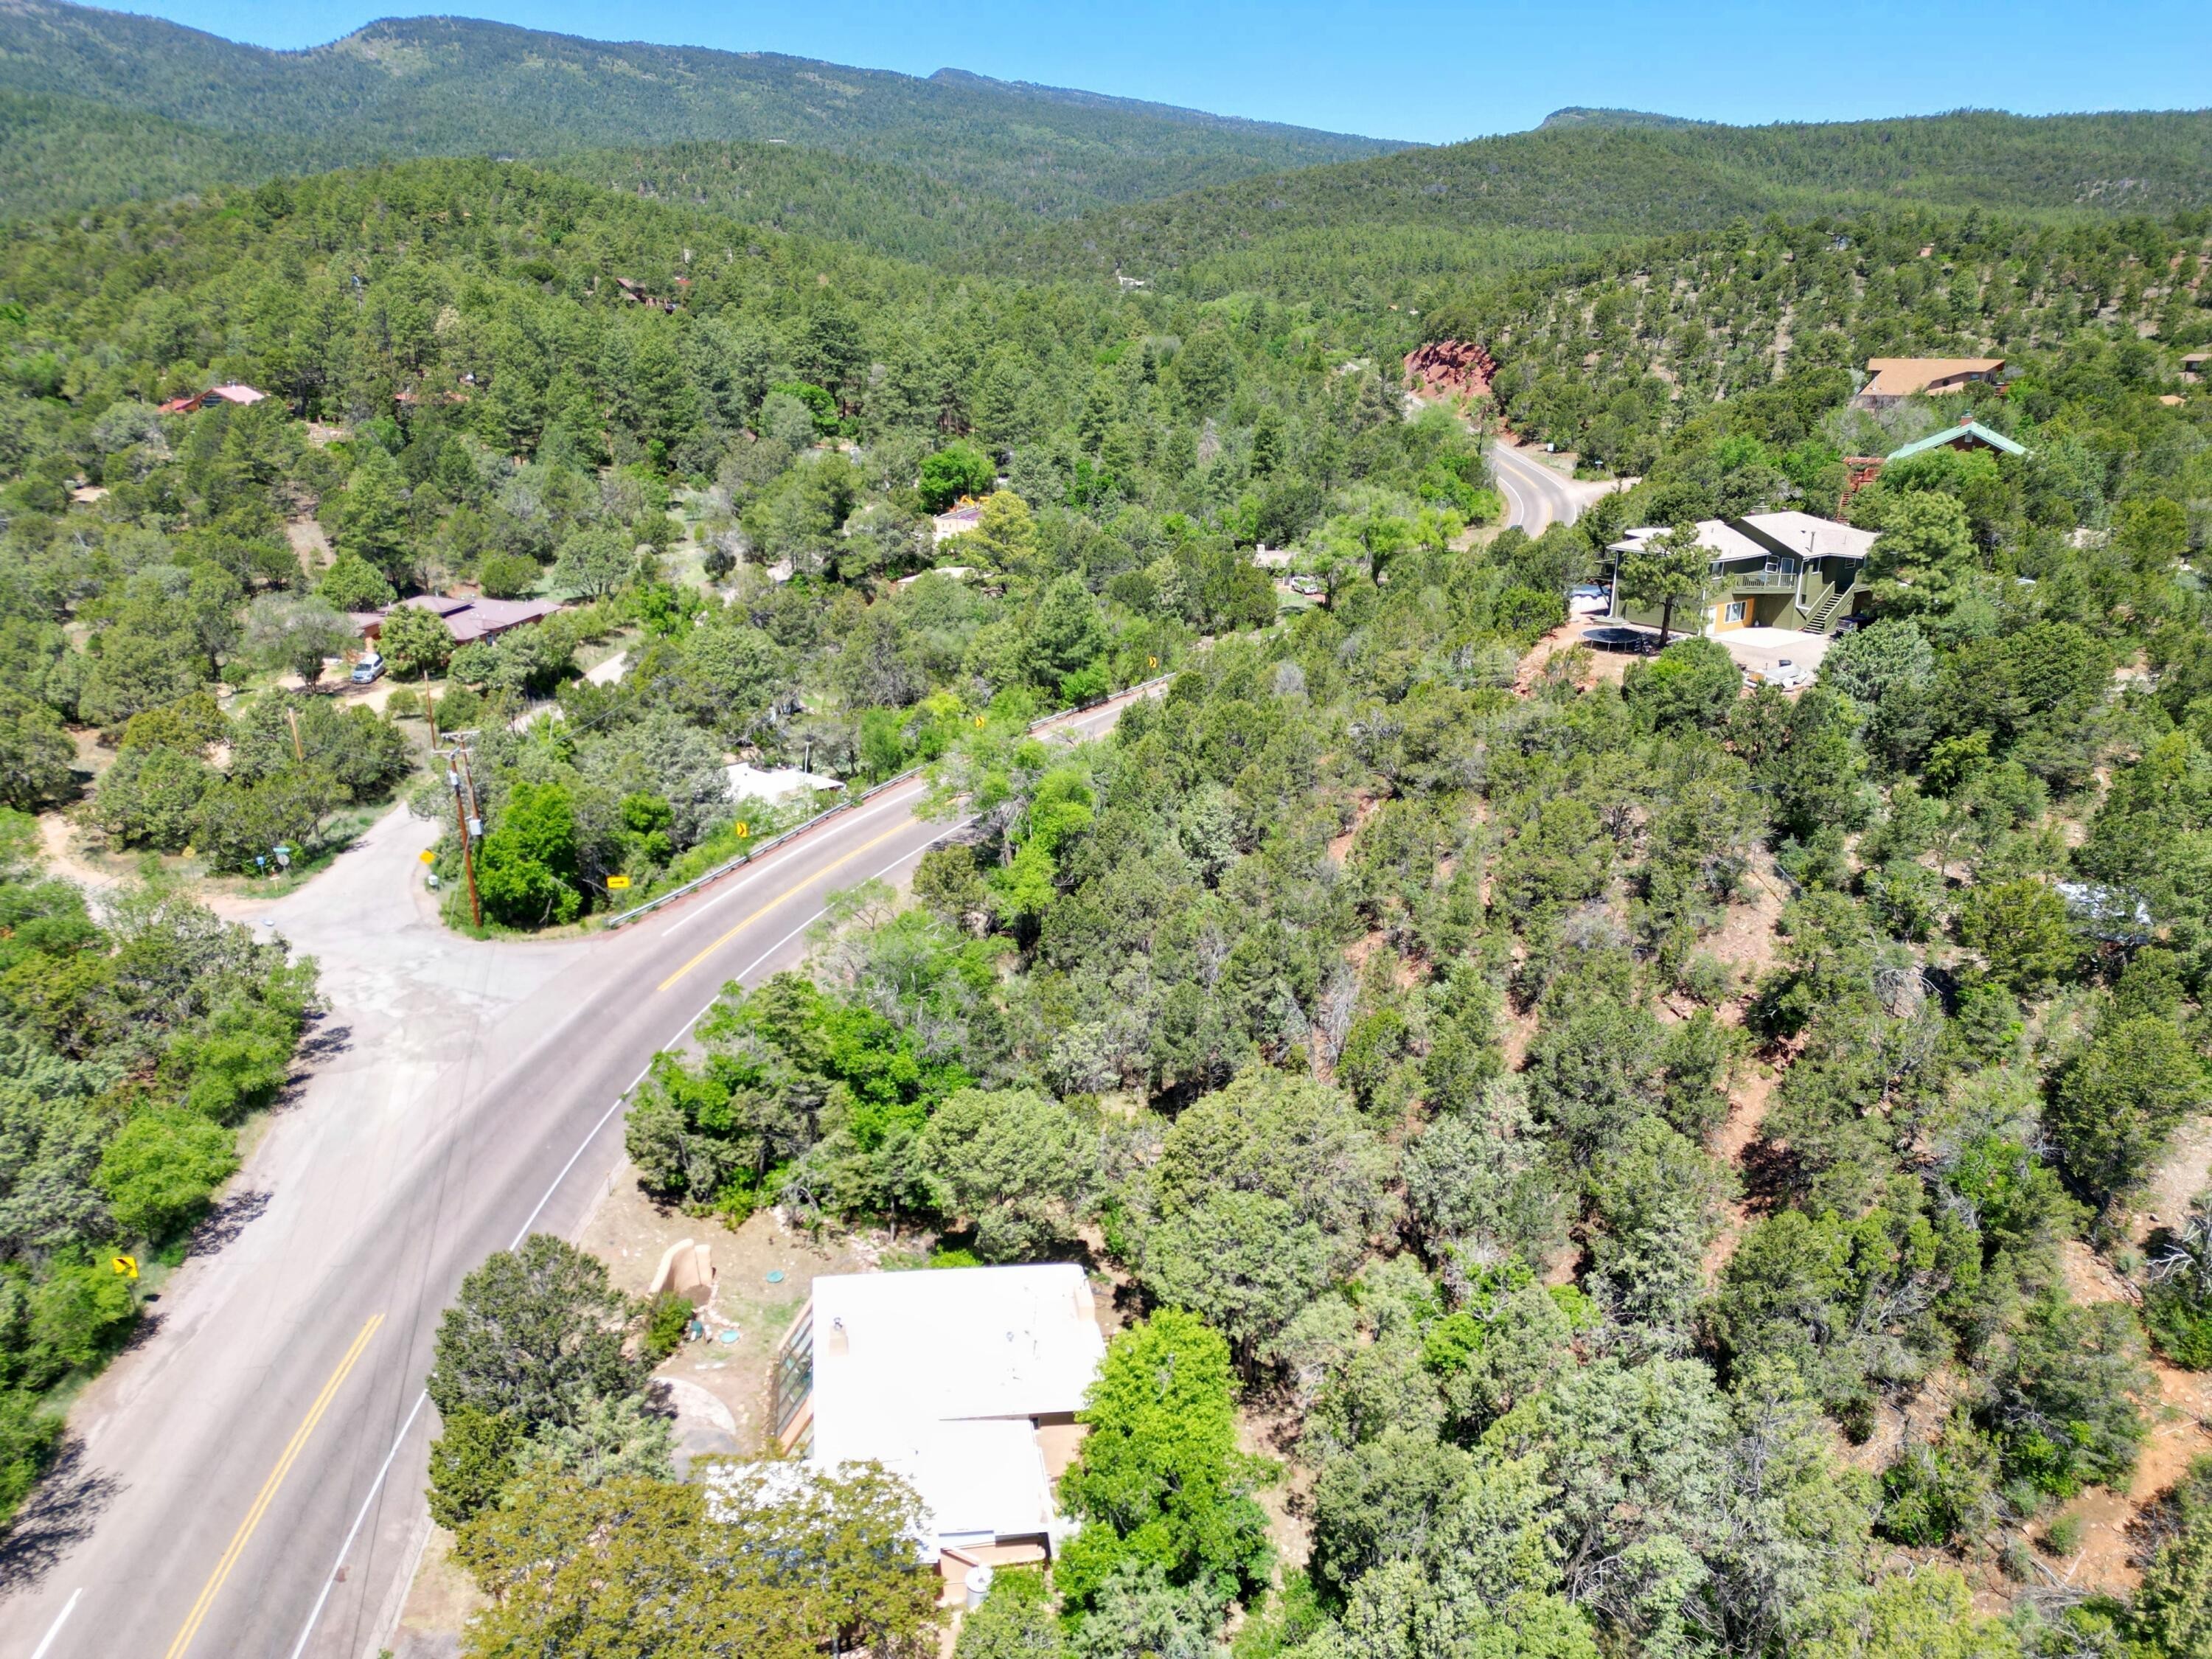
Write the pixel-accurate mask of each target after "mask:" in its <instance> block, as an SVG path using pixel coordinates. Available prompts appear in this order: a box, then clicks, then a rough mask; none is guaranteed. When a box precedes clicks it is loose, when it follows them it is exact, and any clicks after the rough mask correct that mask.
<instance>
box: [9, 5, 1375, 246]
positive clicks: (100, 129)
mask: <svg viewBox="0 0 2212 1659" xmlns="http://www.w3.org/2000/svg"><path fill="white" fill-rule="evenodd" d="M0 88H5V89H7V90H9V91H12V92H15V93H22V94H53V95H59V96H61V97H64V98H67V99H70V100H82V101H78V102H74V103H71V104H69V105H67V106H60V107H58V108H53V107H52V106H50V108H51V109H52V118H59V119H60V120H62V121H64V123H66V124H67V125H66V126H65V127H64V131H72V132H79V133H83V134H84V135H85V136H86V137H87V138H88V140H89V141H90V142H89V143H88V145H87V148H86V149H85V152H84V154H83V155H82V156H81V157H76V158H72V157H70V155H68V154H67V152H66V151H64V149H61V147H60V146H59V145H58V144H55V145H53V146H51V147H50V149H49V155H50V158H51V160H52V162H53V163H54V164H55V165H54V166H53V167H52V170H51V171H45V172H41V173H26V175H25V177H24V178H23V180H22V183H23V184H24V185H26V186H27V191H26V193H25V195H24V196H22V197H0V212H22V211H26V210H36V209H38V208H40V207H44V206H64V205H65V206H77V205H89V204H95V203H98V202H101V201H106V200H112V199H115V198H117V197H121V196H125V195H148V194H158V193H160V192H161V191H165V190H167V189H168V188H172V187H173V180H174V179H176V178H177V173H176V172H175V171H174V170H173V169H171V168H168V167H164V166H163V165H161V163H160V162H159V161H156V162H155V165H154V166H153V167H149V168H147V169H145V170H144V171H143V173H141V172H135V171H132V170H131V169H130V167H129V159H128V155H127V154H120V155H118V153H117V148H118V145H121V144H123V143H126V142H129V141H131V140H133V139H138V138H143V137H161V139H163V140H164V141H165V147H166V148H167V149H170V151H171V153H172V154H177V153H179V152H185V153H189V154H191V155H192V156H193V158H194V160H195V162H196V163H197V162H199V161H204V162H206V163H207V164H208V165H210V167H212V168H213V169H214V170H212V171H210V172H209V173H204V174H203V175H201V176H200V177H198V178H197V179H194V180H193V182H196V183H200V184H218V183H233V182H239V181H247V182H251V181H252V180H255V179H258V178H261V177H264V176H265V175H266V174H268V173H272V172H276V171H291V172H302V171H319V170H320V169H323V168H327V167H343V166H348V165H351V164H356V163H359V162H363V161H382V160H386V159H397V158H399V157H404V156H410V155H536V156H548V155H561V154H565V153H567V152H570V151H574V150H579V149H604V148H606V147H608V146H611V145H634V144H663V143H683V142H687V141H698V140H702V139H715V140H720V139H730V138H740V139H751V140H756V141H773V142H775V143H789V144H796V145H805V146H808V147H811V148H813V149H823V150H829V151H833V152H836V153H838V154H841V155H851V156H853V157H854V158H856V159H858V160H860V161H878V162H890V163H893V164H896V165H900V166H903V167H908V168H911V169H914V170H915V171H917V172H920V173H923V174H925V175H926V176H927V179H929V180H930V181H931V184H930V187H931V188H933V189H935V190H939V191H948V192H952V193H962V192H982V193H985V194H989V195H993V196H996V197H1000V198H1001V199H1003V200H1005V201H1006V202H1009V203H1012V204H1015V205H1016V206H1017V207H1018V209H1020V210H1022V211H1024V212H1027V213H1030V214H1040V213H1042V214H1049V215H1059V214H1065V213H1068V212H1073V211H1079V210H1082V209H1083V208H1085V207H1090V206H1093V205H1096V204H1100V203H1104V202H1115V201H1125V200H1129V199H1133V198H1134V197H1141V196H1152V195H1162V194H1166V193H1168V192H1170V191H1177V190H1186V189H1192V188H1194V187H1196V186H1199V185H1208V184H1218V183H1225V182H1226V181H1228V180H1230V179H1238V178H1243V177H1244V176H1246V175H1248V174H1250V173H1263V172H1273V171H1275V170H1277V169H1279V168H1284V167H1304V166H1310V165H1311V164H1313V163H1315V162H1318V161H1343V160H1346V159H1349V158H1351V157H1355V156H1361V155H1376V154H1378V153H1380V152H1383V151H1385V150H1388V149H1392V148H1395V146H1393V145H1391V144H1389V143H1386V142H1383V141H1381V140H1377V139H1371V138H1359V137H1348V136H1345V135H1341V134H1336V133H1327V132H1316V131H1309V130H1307V129H1305V128H1303V127H1292V126H1284V125H1277V124H1273V123H1269V122H1264V121H1243V120H1236V119H1231V118H1226V117H1223V116H1217V115H1208V114H1205V113H1203V112H1199V111H1195V110H1180V109H1172V108H1170V107H1168V106H1164V105H1158V104H1143V103H1138V102H1134V101H1133V100H1126V99H1113V98H1103V97H1097V96H1095V95H1093V94H1084V93H1071V92H1064V91H1060V90H1058V89H1055V88H1043V87H1031V86H1026V85H1018V84H1014V83H1011V82H1001V81H991V80H987V79H985V78H984V77H982V76H975V75H964V74H960V73H957V72H956V71H951V70H947V71H944V72H941V73H940V74H939V75H937V76H933V77H931V78H929V79H927V80H922V79H917V78H915V76H906V75H896V74H891V73H888V72H886V71H884V70H863V69H852V68H848V67H846V66H843V65H840V64H819V63H814V62H811V61H810V60H808V59H805V58H787V57H781V56H779V55H777V54H775V53H773V52H709V51H704V50H700V49H696V48H685V47H673V46H646V45H641V44H638V43H634V42H633V43H629V44H625V45H612V44H609V43H605V42H601V41H596V40H578V39H575V38H574V37H572V36H568V35H561V34H550V33H544V32H543V31H540V30H533V29H521V28H513V27H507V25H504V24H499V23H488V22H481V21H473V20H471V19H466V18H455V17H438V18H428V17H423V18H408V19H401V20H390V21H382V22H377V23H372V24H370V25H369V26H368V27H366V28H363V29H361V30H358V31H356V33H352V34H349V35H348V36H346V37H345V38H344V39H343V40H337V41H334V42H332V43H331V45H329V46H319V47H316V48H314V49H313V50H312V51H308V52H266V51H263V50H262V49H260V48H258V47H254V46H240V45H238V44H236V43H234V42H232V41H228V40H221V39H219V38H217V37H216V36H214V35H211V34H204V33H200V32H199V31H197V30H196V29H188V28H183V27H179V26H178V25H176V24H173V23H169V22H166V21H162V20H161V19H158V18H150V17H137V16H131V15H127V14H125V13H121V12H112V11H100V10H94V9H90V8H87V7H82V6H74V5H69V4H64V3H59V0H23V3H18V4H14V5H10V6H9V8H8V9H6V10H5V11H4V12H0ZM89 106H106V108H107V109H108V110H110V111H111V112H112V116H111V118H109V119H107V120H106V121H102V120H100V119H97V118H94V112H93V110H92V109H91V108H90V107H89ZM149 117H155V118H161V123H181V124H183V127H182V128H174V127H168V126H167V125H158V124H155V123H152V122H149V120H148V118H149ZM0 178H4V175H0Z"/></svg>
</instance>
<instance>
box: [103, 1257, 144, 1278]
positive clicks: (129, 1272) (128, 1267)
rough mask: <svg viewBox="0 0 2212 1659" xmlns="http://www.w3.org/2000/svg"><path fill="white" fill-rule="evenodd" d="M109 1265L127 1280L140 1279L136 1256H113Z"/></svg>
mask: <svg viewBox="0 0 2212 1659" xmlns="http://www.w3.org/2000/svg"><path fill="white" fill-rule="evenodd" d="M107 1265H108V1266H109V1267H112V1268H114V1269H115V1271H116V1272H117V1273H119V1274H121V1275H122V1276H123V1277H124V1278H125V1279H136V1278H137V1277H138V1258H137V1256H135V1255H118V1256H111V1257H109V1258H108V1262H107Z"/></svg>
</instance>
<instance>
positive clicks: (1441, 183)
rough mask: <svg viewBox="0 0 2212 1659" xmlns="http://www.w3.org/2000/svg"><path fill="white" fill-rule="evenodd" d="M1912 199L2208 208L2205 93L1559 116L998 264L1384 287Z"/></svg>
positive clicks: (1155, 213) (1180, 210)
mask: <svg viewBox="0 0 2212 1659" xmlns="http://www.w3.org/2000/svg"><path fill="white" fill-rule="evenodd" d="M1562 113H1567V112H1562ZM1596 113H1599V114H1603V115H1607V116H1612V115H1615V114H1620V113H1623V112H1596ZM1662 119H1663V118H1662ZM1909 204H1917V205H1921V206H1928V207H1939V208H1944V209H1954V210H1966V209H1968V208H1976V207H1978V208H1984V209H1989V210H2004V211H2006V212H2009V213H2016V214H2017V213H2026V214H2042V215H2060V216H2064V215H2083V216H2110V215H2114V214H2131V213H2132V214H2166V213H2172V212H2177V211H2183V210H2196V209H2200V208H2203V207H2206V206H2208V205H2212V110H2184V111H2171V112H2118V113H2112V114H2101V115H2054V116H2035V117H2028V116H2015V115H2004V114H2000V113H1996V112H1990V111H1960V112H1954V113H1951V114H1948V115H1937V116H1926V117H1916V118H1903V119H1887V120H1876V121H1857V122H1831V123H1821V124H1809V123H1808V124H1784V125H1772V126H1760V127H1729V126H1719V125H1711V124H1708V123H1704V122H1676V121H1672V120H1666V123H1665V124H1664V125H1652V124H1651V123H1650V122H1649V121H1645V120H1642V119H1640V118H1639V119H1637V120H1616V119H1604V120H1589V121H1568V122H1562V123H1560V124H1559V125H1553V123H1552V122H1550V121H1547V123H1546V124H1545V125H1543V126H1542V127H1540V128H1537V129H1535V130H1534V131H1528V132H1518V133H1510V134H1506V135H1504V136H1502V137H1492V138H1482V139H1476V140H1474V141H1471V142H1469V143H1462V144H1450V145H1442V146H1437V147H1435V148H1430V149H1411V150H1405V151H1401V152H1398V153H1395V154H1393V155H1383V156H1377V157H1372V158H1368V159H1364V160H1361V161H1347V162H1340V163H1335V164H1332V165H1328V166H1323V167H1309V168H1305V169H1303V170H1301V171H1299V172H1297V173H1280V174H1274V175H1270V176H1266V177H1259V178H1251V179H1239V180H1237V181H1235V182H1233V183H1231V184H1227V185H1214V186H1209V187H1206V188H1203V189H1200V190H1196V191H1189V192H1188V193H1186V194H1182V195H1179V196H1174V197H1165V198H1162V199H1158V200H1154V201H1150V202H1138V203H1127V204H1115V205H1112V206H1109V207H1105V208H1101V209H1097V210H1093V211H1092V212H1091V213H1088V214H1086V215H1085V216H1082V217H1081V218H1079V219H1076V220H1073V221H1070V222H1066V223H1062V224H1055V225H1050V226H1043V227H1038V228H1033V229H1031V230H1029V231H1027V232H1025V233H1024V234H1023V236H1022V238H1021V240H1020V241H1019V242H1018V244H1017V245H1015V246H1010V247H1009V248H1007V249H1006V250H1005V251H1003V252H1000V253H997V254H995V255H994V259H993V263H994V268H1004V267H1006V266H1012V267H1014V268H1018V269H1026V270H1030V271H1031V272H1033V273H1036V274H1040V275H1042V274H1044V273H1047V272H1053V273H1058V274H1063V275H1065V274H1073V273H1076V272H1079V271H1098V272H1110V271H1119V272H1121V273H1122V274H1123V275H1126V276H1131V277H1135V278H1139V279H1144V280H1155V281H1156V280H1163V279H1167V278H1175V279H1176V280H1181V281H1183V282H1185V283H1192V284H1194V285H1196V286H1197V287H1199V288H1200V289H1206V290H1208V291H1222V292H1226V291H1229V290H1231V289H1241V288H1258V289H1268V288H1273V289H1276V290H1277V291H1279V292H1284V293H1290V294H1296V293H1301V292H1310V291H1356V290H1357V289H1360V288H1364V289H1367V290H1369V291H1370V292H1371V291H1373V290H1375V289H1384V290H1385V291H1386V292H1388V293H1389V298H1391V299H1394V300H1401V299H1406V298H1410V297H1411V291H1412V289H1413V287H1414V285H1415V284H1416V283H1425V282H1428V281H1430V280H1431V279H1433V278H1436V277H1437V276H1443V275H1445V274H1447V273H1449V272H1450V271H1453V270H1469V269H1473V268H1474V267H1476V266H1478V265H1487V266H1489V267H1491V268H1494V267H1495V266H1496V265H1497V264H1499V263H1501V262H1504V263H1511V262H1515V261H1517V260H1526V259H1528V258H1542V257H1551V256H1553V255H1559V254H1563V253H1567V252H1571V251H1572V249H1573V248H1574V247H1576V246H1583V247H1589V246H1596V245H1600V244H1602V243H1603V242H1605V241H1607V240H1621V239H1623V238H1627V237H1637V236H1647V235H1654V234H1671V233H1674V232H1679V231H1687V230H1698V229H1708V228H1719V227H1721V226H1724V225H1727V224H1729V223H1730V222H1733V221H1735V220H1757V219H1759V218H1762V217H1764V216H1765V215H1767V214H1770V213H1778V214H1781V215H1783V216H1785V217H1794V218H1801V219H1802V218H1808V217H1812V216H1817V215H1820V214H1823V213H1852V212H1858V211H1863V210H1871V209H1880V208H1889V207H1896V206H1902V205H1909ZM1509 240H1510V242H1511V243H1512V244H1513V246H1504V243H1505V242H1507V241H1509ZM1347 272H1352V273H1356V278H1357V280H1356V282H1355V281H1352V280H1349V279H1348V278H1347ZM1391 289H1395V290H1396V291H1395V292H1389V290H1391Z"/></svg>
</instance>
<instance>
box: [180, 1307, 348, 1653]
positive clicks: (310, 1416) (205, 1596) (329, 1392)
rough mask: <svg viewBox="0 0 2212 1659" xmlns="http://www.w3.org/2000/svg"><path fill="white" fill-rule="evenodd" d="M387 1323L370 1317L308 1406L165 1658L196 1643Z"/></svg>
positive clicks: (186, 1616)
mask: <svg viewBox="0 0 2212 1659" xmlns="http://www.w3.org/2000/svg"><path fill="white" fill-rule="evenodd" d="M383 1323H384V1316H383V1315H382V1314H372V1315H370V1316H369V1319H368V1323H367V1324H366V1325H363V1326H362V1328H361V1334H360V1335H358V1336H356V1337H355V1338H354V1340H353V1346H351V1347H349V1348H348V1349H347V1350H346V1351H345V1358H343V1359H341V1360H339V1361H338V1368H337V1370H334V1371H332V1372H331V1379H330V1381H329V1382H327V1383H324V1384H323V1391H322V1392H321V1393H320V1394H319V1395H316V1396H315V1403H314V1404H313V1405H312V1406H310V1407H307V1416H306V1417H304V1418H302V1419H301V1421H300V1426H299V1427H298V1428H297V1429H295V1430H294V1431H292V1438H291V1440H290V1441H289V1443H287V1444H286V1445H285V1447H284V1451H283V1455H282V1456H280V1457H279V1458H277V1460H276V1468H273V1469H271V1470H270V1471H269V1478H268V1480H264V1481H263V1482H262V1483H261V1491H260V1492H259V1493H258V1495H257V1496H256V1497H255V1498H254V1500H253V1507H252V1509H250V1510H246V1519H245V1520H243V1521H241V1522H239V1523H238V1530H237V1531H236V1532H234V1533H233V1534H231V1538H230V1547H229V1548H228V1549H226V1550H225V1551H223V1553H222V1559H221V1560H220V1561H217V1562H216V1564H215V1571H213V1572H211V1573H210V1574H209V1575H208V1581H207V1583H206V1585H205V1586H204V1588H203V1589H201V1591H200V1595H199V1600H198V1601H195V1602H193V1603H192V1610H191V1612H190V1613H187V1614H185V1622H184V1625H183V1626H182V1627H181V1628H180V1629H179V1631H178V1632H177V1638H176V1640H174V1641H173V1642H172V1643H170V1644H169V1650H168V1652H167V1655H166V1656H164V1659H183V1656H184V1653H185V1650H186V1649H188V1648H190V1647H191V1644H192V1638H194V1637H196V1636H197V1635H198V1634H199V1633H200V1626H201V1624H202V1623H203V1622H204V1620H206V1618H207V1615H208V1609H209V1608H210V1607H213V1606H214V1605H215V1599H216V1596H217V1595H221V1594H222V1587H223V1584H224V1583H225V1582H226V1581H228V1578H229V1577H230V1574H231V1570H232V1569H233V1568H234V1567H235V1566H237V1565H238V1558H239V1557H240V1556H241V1555H243V1554H244V1553H246V1543H247V1542H248V1541H249V1540H251V1539H252V1536H253V1532H254V1528H257V1527H258V1526H259V1525H260V1524H261V1517H262V1516H264V1515H265V1514H267V1513H268V1511H269V1505H270V1501H271V1500H272V1499H273V1498H275V1497H276V1489H277V1488H278V1487H279V1486H283V1484H284V1477H285V1476H286V1475H288V1474H290V1473H291V1472H292V1465H293V1464H294V1463H295V1462H297V1461H298V1459H299V1455H300V1451H301V1448H302V1447H304V1446H305V1445H306V1444H307V1437H308V1436H310V1435H312V1434H313V1433H314V1431H315V1425H317V1424H318V1423H320V1422H321V1421H322V1420H323V1413H325V1412H326V1411H328V1410H329V1409H330V1407H331V1401H332V1400H333V1399H334V1398H336V1397H337V1391H338V1389H339V1388H340V1387H341V1386H342V1385H343V1383H344V1382H345V1380H346V1377H347V1376H348V1375H349V1373H350V1372H351V1371H352V1370H353V1368H354V1365H355V1363H356V1361H358V1360H359V1359H360V1358H361V1356H362V1350H363V1349H364V1348H366V1347H368V1340H369V1338H371V1337H372V1336H374V1335H375V1334H376V1328H377V1327H378V1326H380V1325H381V1324H383Z"/></svg>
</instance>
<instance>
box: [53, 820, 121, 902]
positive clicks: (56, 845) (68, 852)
mask: <svg viewBox="0 0 2212 1659" xmlns="http://www.w3.org/2000/svg"><path fill="white" fill-rule="evenodd" d="M39 852H40V856H42V857H43V858H44V859H45V860H46V873H47V874H49V875H52V876H59V877H60V878H62V879H63V880H64V881H73V882H75V883H76V884H77V885H78V886H80V887H85V888H89V889H91V890H93V891H94V892H100V891H105V890H107V889H109V888H112V887H120V886H121V885H122V884H123V878H122V877H120V876H118V875H116V874H114V873H112V872H109V871H106V870H103V869H101V868H100V867H99V866H97V865H94V864H89V863H88V862H86V861H85V860H84V859H83V858H82V857H80V856H79V855H78V853H77V849H76V824H74V823H71V822H70V819H69V817H68V816H67V815H66V814H64V813H61V812H41V813H40V814H39Z"/></svg>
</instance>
